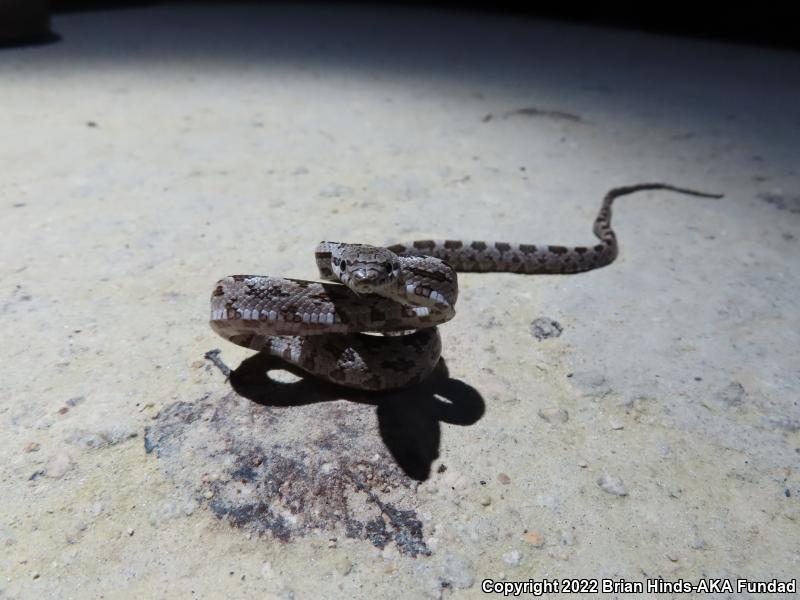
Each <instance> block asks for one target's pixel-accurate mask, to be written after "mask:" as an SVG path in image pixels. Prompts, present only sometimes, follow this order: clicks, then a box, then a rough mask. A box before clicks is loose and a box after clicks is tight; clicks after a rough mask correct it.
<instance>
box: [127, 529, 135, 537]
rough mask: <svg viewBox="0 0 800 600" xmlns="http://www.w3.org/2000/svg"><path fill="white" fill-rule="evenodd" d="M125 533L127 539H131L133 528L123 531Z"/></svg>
mask: <svg viewBox="0 0 800 600" xmlns="http://www.w3.org/2000/svg"><path fill="white" fill-rule="evenodd" d="M125 533H127V534H128V537H131V536H132V535H133V534H134V529H133V527H128V529H127V530H126V531H125Z"/></svg>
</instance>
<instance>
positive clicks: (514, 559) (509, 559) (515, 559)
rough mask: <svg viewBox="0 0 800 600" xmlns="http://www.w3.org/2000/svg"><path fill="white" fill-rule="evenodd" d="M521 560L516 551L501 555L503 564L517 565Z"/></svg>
mask: <svg viewBox="0 0 800 600" xmlns="http://www.w3.org/2000/svg"><path fill="white" fill-rule="evenodd" d="M521 558H522V555H521V554H520V553H519V551H518V550H512V551H511V552H506V553H505V554H503V562H505V563H507V564H509V565H518V564H519V561H520V559H521Z"/></svg>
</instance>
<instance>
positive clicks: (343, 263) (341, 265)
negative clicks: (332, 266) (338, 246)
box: [339, 259, 347, 271]
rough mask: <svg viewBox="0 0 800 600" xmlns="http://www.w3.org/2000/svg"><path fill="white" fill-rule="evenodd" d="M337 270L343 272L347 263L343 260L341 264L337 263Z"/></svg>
mask: <svg viewBox="0 0 800 600" xmlns="http://www.w3.org/2000/svg"><path fill="white" fill-rule="evenodd" d="M339 268H340V269H341V270H342V271H344V270H345V269H346V268H347V261H346V260H345V259H342V260H341V262H340V263H339Z"/></svg>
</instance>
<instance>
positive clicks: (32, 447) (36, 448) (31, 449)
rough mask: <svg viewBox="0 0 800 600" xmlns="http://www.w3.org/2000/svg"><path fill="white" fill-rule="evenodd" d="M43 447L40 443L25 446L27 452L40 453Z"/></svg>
mask: <svg viewBox="0 0 800 600" xmlns="http://www.w3.org/2000/svg"><path fill="white" fill-rule="evenodd" d="M41 447H42V446H41V444H40V443H39V442H28V443H27V444H26V445H25V452H38V451H39V448H41Z"/></svg>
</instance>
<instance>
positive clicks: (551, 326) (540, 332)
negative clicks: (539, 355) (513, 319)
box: [531, 317, 564, 341]
mask: <svg viewBox="0 0 800 600" xmlns="http://www.w3.org/2000/svg"><path fill="white" fill-rule="evenodd" d="M563 331H564V328H563V327H562V326H561V324H560V323H559V322H558V321H556V320H555V319H551V318H549V317H539V318H538V319H534V320H533V321H532V322H531V335H533V337H535V338H536V339H537V340H540V341H541V340H546V339H549V338H557V337H558V336H560V335H561V333H562V332H563Z"/></svg>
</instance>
